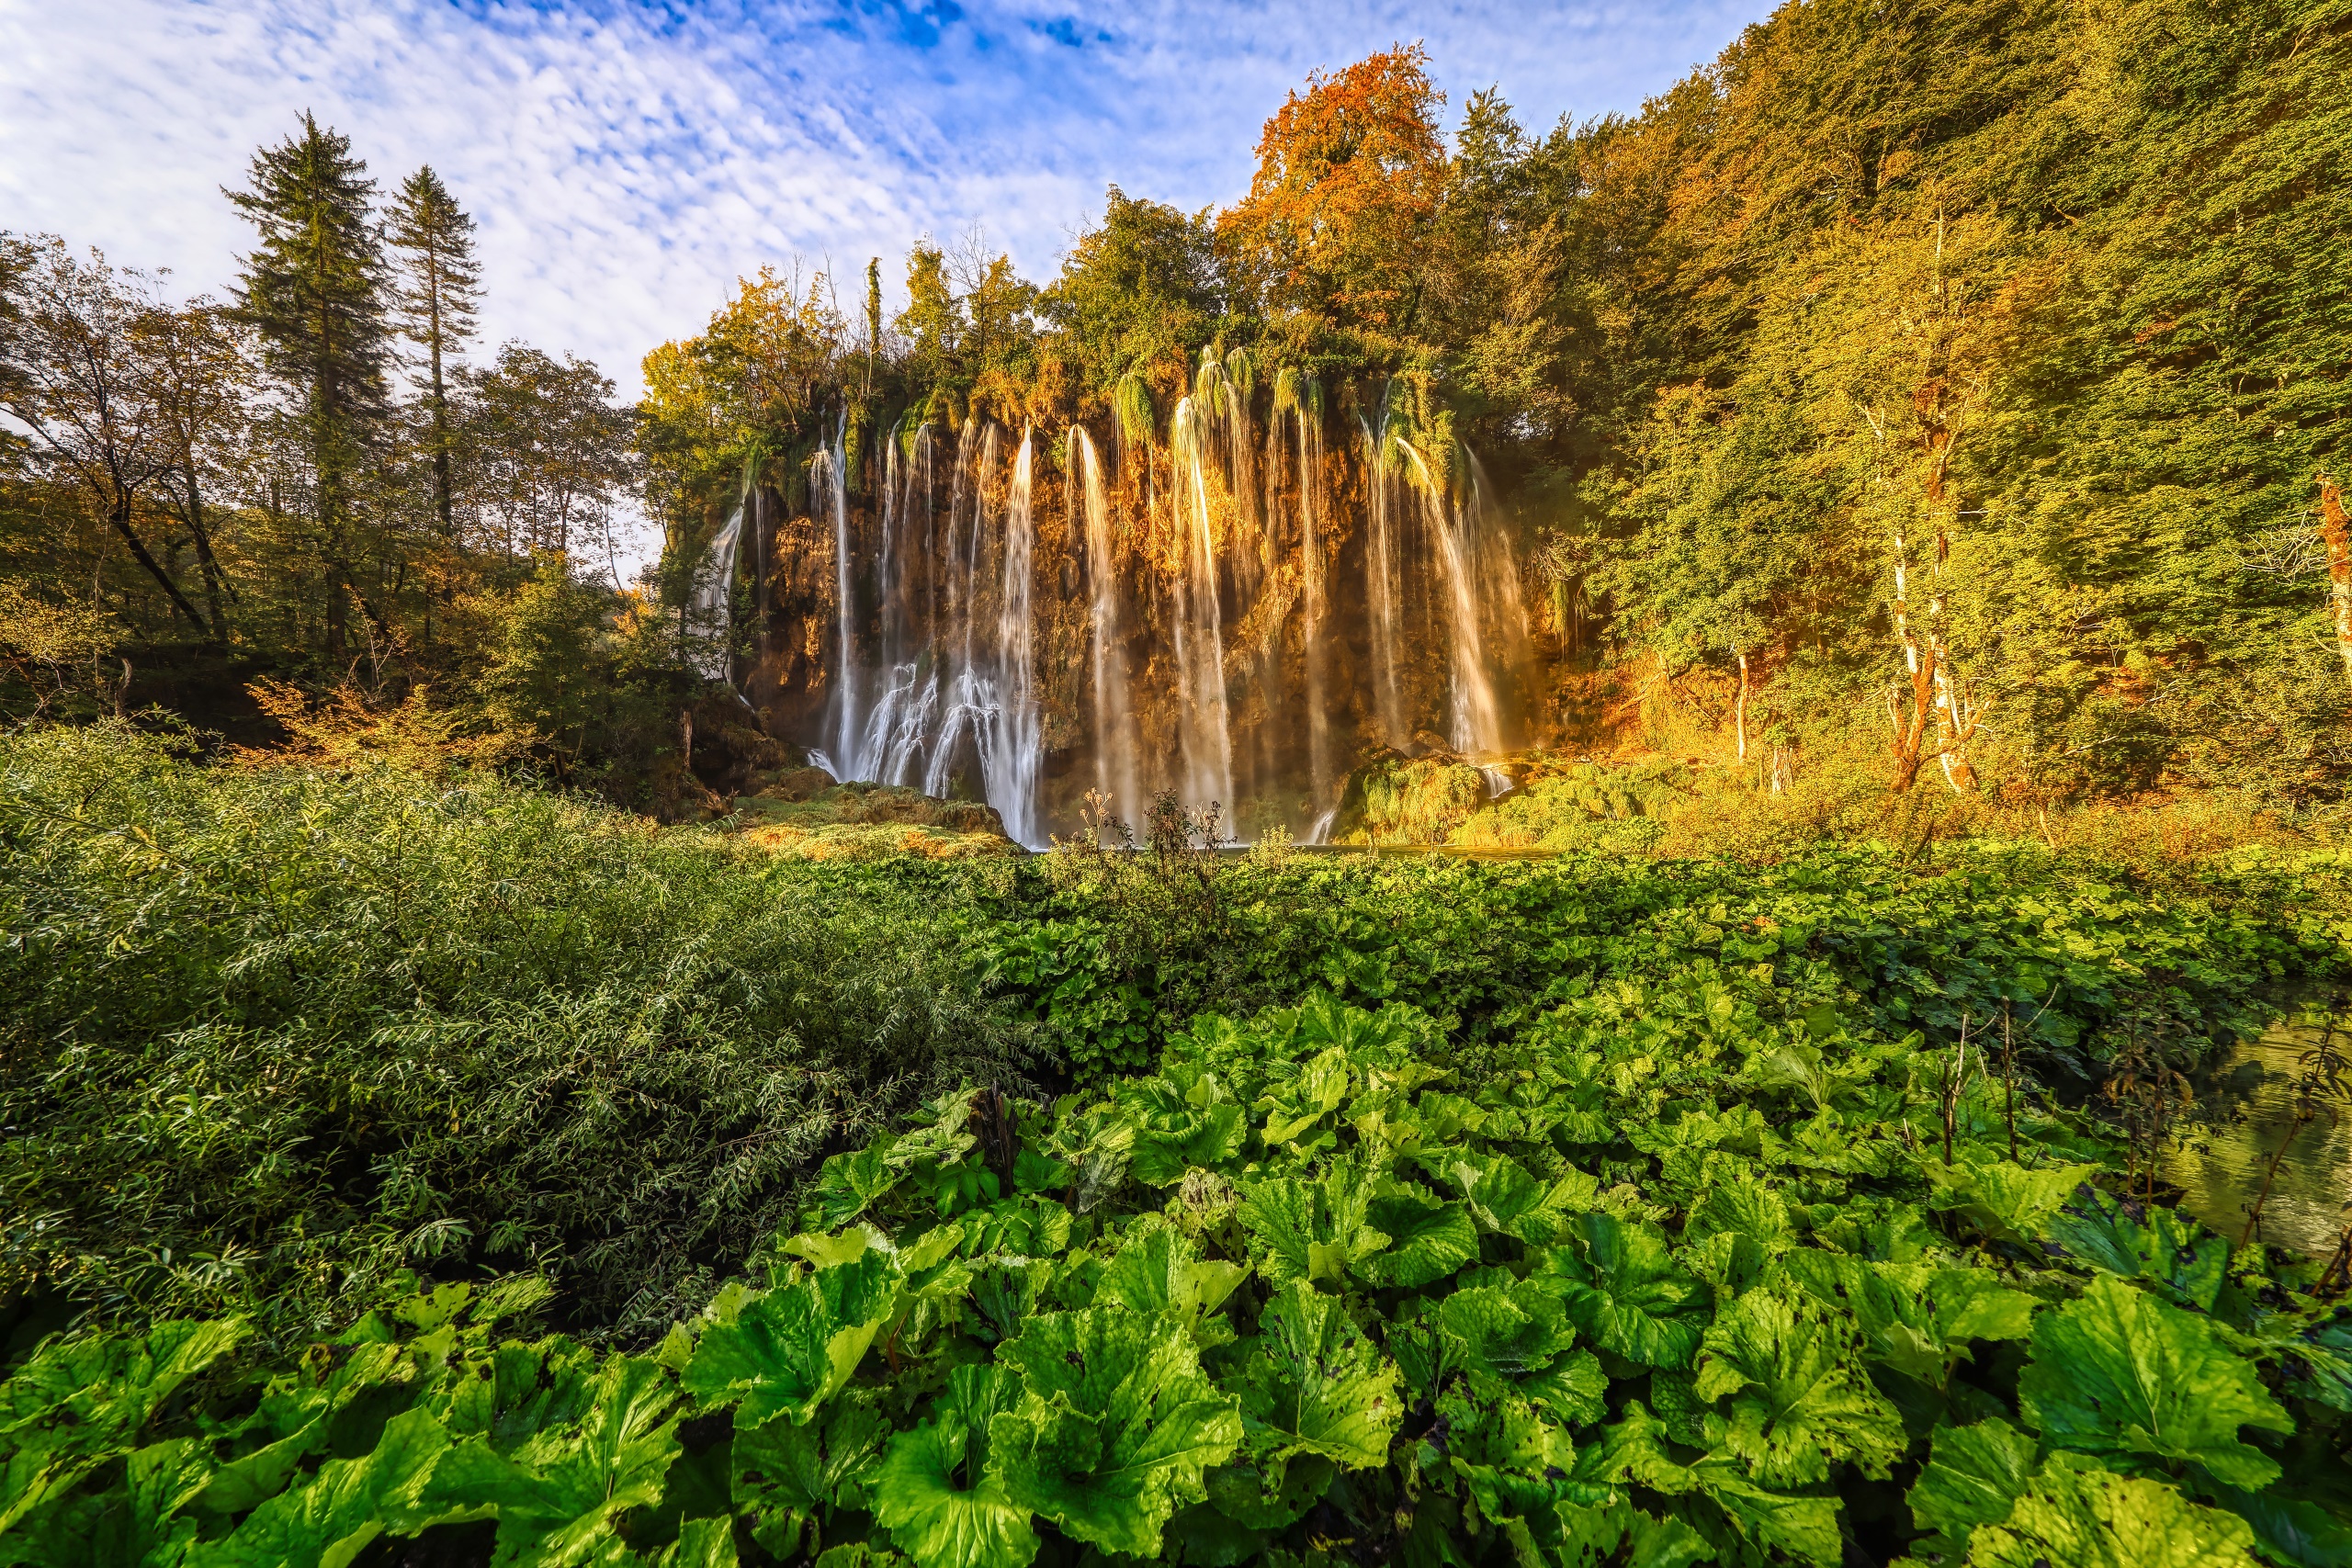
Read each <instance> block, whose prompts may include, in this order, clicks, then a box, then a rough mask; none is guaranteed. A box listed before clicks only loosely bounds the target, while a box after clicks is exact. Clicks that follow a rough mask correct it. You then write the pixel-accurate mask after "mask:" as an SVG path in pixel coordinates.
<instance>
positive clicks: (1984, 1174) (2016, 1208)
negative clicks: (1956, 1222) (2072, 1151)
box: [1918, 1159, 2098, 1246]
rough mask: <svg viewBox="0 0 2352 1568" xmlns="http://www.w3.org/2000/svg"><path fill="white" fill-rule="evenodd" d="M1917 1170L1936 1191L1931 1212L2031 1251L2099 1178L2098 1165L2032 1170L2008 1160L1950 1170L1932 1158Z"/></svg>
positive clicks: (1969, 1164)
mask: <svg viewBox="0 0 2352 1568" xmlns="http://www.w3.org/2000/svg"><path fill="white" fill-rule="evenodd" d="M1918 1168H1919V1169H1920V1171H1921V1172H1922V1173H1923V1174H1925V1175H1926V1177H1927V1178H1928V1182H1929V1184H1930V1185H1931V1186H1932V1187H1933V1188H1934V1189H1935V1190H1934V1192H1933V1194H1932V1195H1931V1196H1930V1197H1929V1198H1928V1204H1929V1206H1930V1207H1932V1208H1935V1209H1939V1210H1944V1211H1948V1212H1951V1213H1957V1214H1959V1215H1960V1217H1961V1218H1962V1219H1964V1220H1966V1221H1967V1222H1968V1223H1969V1224H1972V1225H1973V1226H1975V1227H1976V1229H1978V1230H1980V1231H1982V1232H1984V1233H1985V1235H1988V1236H1990V1237H1992V1238H1993V1239H1994V1240H1995V1241H2007V1242H2015V1243H2018V1244H2020V1245H2027V1246H2030V1245H2031V1244H2033V1243H2035V1242H2038V1241H2039V1240H2041V1235H2042V1233H2043V1232H2044V1231H2046V1230H2047V1229H2048V1228H2049V1226H2050V1222H2051V1221H2052V1219H2054V1218H2055V1217H2056V1216H2057V1213H2058V1211H2059V1208H2060V1207H2061V1206H2062V1205H2063V1204H2064V1202H2065V1201H2066V1200H2067V1199H2068V1198H2070V1197H2072V1196H2073V1195H2074V1191H2075V1188H2077V1187H2079V1186H2081V1185H2082V1184H2083V1183H2085V1182H2086V1181H2088V1180H2089V1179H2091V1178H2093V1177H2095V1176H2097V1175H2098V1167H2097V1166H2095V1165H2057V1166H2047V1167H2043V1168H2040V1169H2032V1170H2029V1169H2028V1168H2025V1167H2024V1166H2021V1165H2018V1164H2016V1163H2014V1162H2013V1161H2010V1160H2006V1159H1987V1160H1985V1161H1983V1162H1982V1163H1970V1162H1968V1161H1962V1162H1961V1163H1959V1164H1955V1165H1949V1166H1947V1165H1945V1164H1944V1163H1943V1162H1942V1161H1940V1160H1932V1159H1929V1160H1922V1161H1920V1162H1919V1167H1918Z"/></svg>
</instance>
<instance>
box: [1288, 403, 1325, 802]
mask: <svg viewBox="0 0 2352 1568" xmlns="http://www.w3.org/2000/svg"><path fill="white" fill-rule="evenodd" d="M1292 417H1293V418H1294V419H1295V421H1296V423H1297V424H1298V536H1299V568H1300V576H1301V578H1302V579H1303V581H1302V582H1301V584H1300V589H1299V615H1300V628H1299V629H1300V631H1301V633H1302V634H1303V636H1304V638H1305V642H1306V650H1305V651H1306V759H1307V780H1308V784H1309V786H1310V787H1311V788H1312V789H1313V791H1314V798H1315V803H1316V804H1317V806H1321V805H1323V804H1324V803H1325V802H1326V801H1329V800H1331V799H1333V798H1334V792H1333V789H1332V780H1331V714H1330V708H1329V703H1328V694H1327V692H1326V686H1327V683H1328V681H1329V650H1328V649H1325V647H1324V646H1323V643H1324V637H1325V636H1326V633H1325V631H1324V629H1323V623H1324V620H1325V618H1326V616H1327V615H1329V584H1328V582H1327V581H1326V573H1327V572H1328V570H1329V564H1330V563H1329V561H1328V560H1326V559H1325V556H1324V545H1323V536H1324V532H1325V529H1326V525H1325V522H1324V519H1323V515H1322V504H1323V500H1324V496H1323V389H1322V388H1320V387H1319V386H1317V384H1316V383H1315V382H1314V381H1312V380H1309V381H1307V382H1306V386H1305V388H1304V389H1303V390H1302V395H1301V396H1300V397H1299V400H1298V407H1297V408H1296V409H1295V410H1294V411H1293V415H1292ZM1334 809H1336V807H1335V808H1334ZM1323 832H1324V834H1325V835H1326V836H1328V835H1329V832H1330V825H1329V822H1326V823H1325V824H1324V825H1323ZM1312 841H1313V842H1316V843H1321V842H1322V841H1323V840H1322V839H1315V840H1312Z"/></svg>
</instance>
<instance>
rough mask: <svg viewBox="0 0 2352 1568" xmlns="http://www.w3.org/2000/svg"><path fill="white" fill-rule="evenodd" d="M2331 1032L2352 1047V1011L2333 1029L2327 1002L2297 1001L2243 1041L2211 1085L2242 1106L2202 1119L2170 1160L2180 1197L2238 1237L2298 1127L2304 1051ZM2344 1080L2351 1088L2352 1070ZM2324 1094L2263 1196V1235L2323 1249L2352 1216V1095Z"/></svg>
mask: <svg viewBox="0 0 2352 1568" xmlns="http://www.w3.org/2000/svg"><path fill="white" fill-rule="evenodd" d="M2323 1041H2326V1042H2327V1043H2329V1045H2330V1046H2331V1048H2332V1049H2334V1050H2336V1051H2340V1052H2343V1053H2345V1054H2346V1055H2352V1017H2347V1016H2346V1015H2343V1014H2340V1013H2339V1014H2338V1016H2337V1019H2336V1022H2335V1029H2334V1032H2333V1033H2332V1035H2331V1034H2330V1033H2329V1032H2328V1030H2327V1026H2326V1023H2325V1013H2324V1009H2322V1008H2319V1007H2313V1008H2312V1009H2311V1010H2299V1011H2297V1012H2294V1013H2290V1014H2289V1015H2288V1016H2287V1017H2285V1018H2283V1019H2281V1020H2280V1021H2278V1022H2277V1023H2275V1024H2273V1025H2271V1026H2270V1028H2269V1030H2268V1031H2267V1032H2265V1033H2264V1034H2263V1036H2262V1037H2261V1038H2260V1039H2258V1040H2252V1041H2248V1042H2246V1043H2244V1044H2242V1045H2240V1046H2239V1047H2238V1048H2237V1052H2236V1054H2235V1055H2233V1056H2232V1057H2230V1058H2229V1059H2228V1060H2227V1061H2225V1062H2223V1063H2222V1064H2221V1065H2220V1066H2218V1067H2217V1068H2216V1069H2214V1073H2213V1079H2212V1083H2211V1088H2212V1089H2218V1090H2220V1091H2221V1092H2222V1094H2223V1096H2224V1097H2225V1100H2228V1101H2230V1102H2233V1103H2234V1106H2235V1110H2236V1114H2235V1115H2234V1117H2233V1119H2232V1120H2230V1121H2229V1122H2227V1123H2225V1124H2223V1125H2221V1126H2217V1127H2212V1128H2209V1129H2201V1130H2200V1131H2199V1134H2198V1135H2197V1136H2196V1137H2194V1138H2191V1139H2190V1140H2188V1146H2186V1147H2183V1148H2177V1149H2176V1150H2174V1151H2173V1153H2172V1154H2171V1155H2170V1156H2169V1157H2168V1158H2167V1159H2166V1160H2165V1175H2166V1176H2168V1177H2170V1178H2171V1179H2172V1180H2174V1181H2175V1182H2177V1183H2178V1184H2179V1185H2180V1186H2181V1187H2182V1188H2183V1189H2185V1190H2186V1191H2187V1196H2185V1197H2184V1198H2182V1199H2181V1201H2180V1206H2181V1207H2182V1208H2183V1209H2185V1210H2187V1211H2188V1213H2192V1214H2195V1215H2196V1216H2197V1217H2198V1218H2199V1219H2200V1220H2202V1221H2204V1222H2205V1223H2206V1224H2209V1225H2211V1226H2212V1227H2213V1228H2214V1229H2215V1230H2217V1231H2219V1232H2221V1233H2222V1235H2226V1236H2228V1237H2229V1238H2230V1240H2231V1241H2232V1242H2233V1243H2235V1242H2236V1240H2237V1239H2238V1237H2239V1235H2241V1234H2243V1233H2244V1232H2245V1223H2246V1214H2247V1212H2248V1211H2249V1210H2250V1209H2252V1208H2253V1206H2254V1201H2255V1196H2256V1193H2258V1192H2260V1191H2261V1190H2262V1176H2263V1172H2264V1171H2265V1170H2267V1168H2269V1165H2270V1160H2271V1156H2273V1155H2274V1154H2276V1153H2277V1152H2278V1145H2279V1141H2280V1140H2281V1139H2282V1138H2286V1137H2287V1136H2288V1134H2290V1132H2293V1130H2294V1126H2295V1110H2294V1102H2295V1080H2296V1079H2297V1078H2298V1077H2301V1074H2302V1073H2303V1071H2304V1064H2303V1062H2302V1060H2301V1058H2302V1057H2303V1056H2304V1055H2305V1054H2306V1053H2309V1052H2312V1051H2313V1050H2316V1049H2317V1048H2318V1047H2319V1046H2320V1045H2321V1043H2322V1042H2323ZM2344 1082H2345V1085H2346V1089H2352V1077H2346V1079H2345V1080H2344ZM2320 1103H2321V1106H2322V1108H2323V1109H2322V1110H2321V1112H2320V1114H2319V1116H2318V1118H2317V1120H2315V1121H2311V1122H2305V1123H2304V1124H2303V1127H2302V1130H2301V1132H2296V1133H2294V1136H2293V1140H2292V1141H2291V1142H2290V1143H2289V1144H2288V1145H2287V1153H2286V1156H2285V1157H2284V1158H2283V1159H2281V1160H2280V1161H2279V1162H2278V1177H2277V1179H2274V1180H2273V1181H2272V1182H2271V1184H2270V1197H2269V1199H2268V1200H2267V1201H2266V1202H2265V1203H2264V1204H2263V1206H2262V1234H2261V1238H2260V1239H2262V1240H2264V1241H2267V1242H2271V1243H2273V1244H2275V1245H2277V1246H2280V1247H2293V1248H2294V1249H2296V1250H2297V1251H2299V1252H2304V1253H2313V1254H2317V1255H2318V1256H2320V1257H2323V1258H2324V1257H2326V1256H2327V1255H2329V1254H2331V1253H2333V1252H2334V1251H2335V1245H2336V1240H2337V1238H2338V1237H2340V1236H2341V1235H2343V1234H2344V1227H2345V1226H2346V1224H2352V1207H2348V1206H2347V1201H2352V1104H2347V1103H2346V1101H2345V1100H2343V1099H2341V1098H2332V1097H2329V1096H2327V1095H2326V1094H2324V1093H2323V1094H2322V1096H2321V1099H2320ZM2331 1114H2332V1119H2331Z"/></svg>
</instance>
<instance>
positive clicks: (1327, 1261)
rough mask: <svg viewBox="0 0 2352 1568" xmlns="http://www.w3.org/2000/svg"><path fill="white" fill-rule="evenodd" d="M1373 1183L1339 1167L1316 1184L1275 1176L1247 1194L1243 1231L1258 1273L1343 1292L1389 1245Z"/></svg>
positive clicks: (1243, 1199) (1250, 1186)
mask: <svg viewBox="0 0 2352 1568" xmlns="http://www.w3.org/2000/svg"><path fill="white" fill-rule="evenodd" d="M1372 1188H1373V1183H1372V1181H1371V1180H1370V1179H1368V1178H1367V1176H1366V1175H1365V1173H1364V1172H1363V1171H1362V1170H1361V1169H1359V1168H1356V1167H1354V1166H1351V1165H1346V1164H1335V1165H1334V1166H1332V1167H1331V1168H1329V1170H1327V1171H1325V1172H1324V1173H1323V1175H1322V1176H1321V1177H1320V1178H1318V1179H1315V1180H1312V1181H1306V1180H1301V1179H1298V1178H1296V1177H1287V1176H1284V1177H1272V1178H1269V1179H1265V1180H1261V1181H1252V1182H1250V1183H1248V1184H1247V1185H1245V1186H1244V1187H1243V1188H1242V1190H1241V1207H1240V1219H1241V1226H1242V1229H1243V1230H1244V1231H1246V1232H1247V1233H1248V1235H1249V1237H1250V1258H1251V1259H1252V1260H1253V1261H1254V1262H1255V1263H1256V1264H1257V1265H1258V1271H1259V1272H1260V1273H1261V1274H1263V1275H1265V1277H1266V1278H1267V1279H1268V1280H1272V1282H1273V1283H1274V1284H1277V1285H1287V1284H1290V1283H1292V1282H1293V1281H1294V1280H1315V1281H1317V1282H1319V1283H1322V1284H1327V1285H1329V1286H1331V1287H1332V1288H1333V1289H1335V1290H1336V1289H1338V1288H1340V1286H1342V1285H1343V1284H1344V1283H1345V1282H1346V1280H1347V1277H1348V1275H1349V1274H1350V1273H1351V1271H1354V1270H1357V1269H1361V1268H1362V1267H1363V1266H1364V1265H1365V1264H1366V1261H1367V1260H1368V1259H1370V1258H1372V1257H1374V1255H1375V1254H1377V1253H1379V1252H1381V1251H1382V1250H1383V1249H1385V1247H1387V1245H1388V1239H1389V1238H1388V1237H1387V1236H1386V1235H1385V1234H1383V1233H1382V1232H1380V1231H1378V1230H1376V1229H1374V1227H1373V1225H1372V1224H1371V1206H1372V1201H1373V1191H1372Z"/></svg>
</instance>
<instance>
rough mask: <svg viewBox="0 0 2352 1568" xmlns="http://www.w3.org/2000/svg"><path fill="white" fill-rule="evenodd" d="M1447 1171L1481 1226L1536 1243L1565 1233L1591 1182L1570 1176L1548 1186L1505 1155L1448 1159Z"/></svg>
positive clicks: (1544, 1241)
mask: <svg viewBox="0 0 2352 1568" xmlns="http://www.w3.org/2000/svg"><path fill="white" fill-rule="evenodd" d="M1445 1174H1446V1177H1447V1178H1448V1179H1451V1180H1452V1181H1453V1184H1454V1186H1455V1187H1456V1188H1458V1189H1459V1190H1461V1193H1462V1197H1463V1201H1464V1203H1466V1204H1467V1205H1468V1207H1469V1211H1470V1216H1471V1218H1473V1219H1475V1220H1476V1221H1477V1222H1478V1226H1479V1228H1480V1229H1482V1230H1487V1231H1492V1232H1494V1233H1496V1234H1497V1235H1508V1236H1512V1237H1515V1238H1516V1239H1518V1240H1520V1241H1523V1242H1526V1243H1529V1244H1530V1245H1532V1246H1536V1247H1542V1246H1546V1245H1548V1244H1550V1243H1552V1242H1555V1241H1557V1240H1558V1239H1560V1237H1561V1236H1562V1235H1564V1234H1566V1228H1567V1224H1568V1215H1569V1213H1570V1212H1571V1206H1572V1205H1573V1204H1574V1203H1575V1202H1576V1201H1577V1200H1578V1199H1579V1198H1580V1197H1581V1196H1582V1194H1583V1193H1584V1192H1585V1191H1586V1190H1587V1189H1588V1187H1589V1181H1587V1180H1585V1179H1580V1178H1578V1177H1575V1176H1571V1177H1566V1178H1563V1179H1561V1180H1559V1181H1557V1182H1555V1183H1554V1184H1553V1185H1551V1186H1550V1187H1546V1186H1544V1183H1542V1182H1540V1181H1538V1180H1536V1179H1534V1178H1533V1177H1532V1176H1530V1175H1528V1174H1527V1172H1526V1171H1525V1170H1523V1169H1521V1168H1520V1166H1519V1165H1518V1164H1517V1163H1516V1162H1515V1161H1513V1160H1512V1159H1510V1156H1505V1155H1486V1156H1462V1155H1457V1156H1454V1157H1453V1158H1452V1159H1450V1160H1448V1161H1447V1162H1446V1165H1445Z"/></svg>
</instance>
